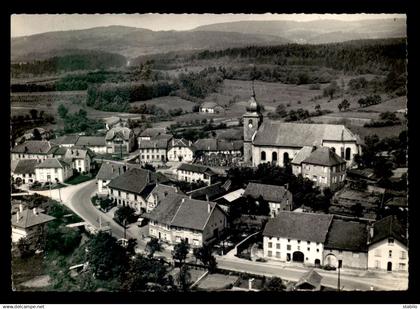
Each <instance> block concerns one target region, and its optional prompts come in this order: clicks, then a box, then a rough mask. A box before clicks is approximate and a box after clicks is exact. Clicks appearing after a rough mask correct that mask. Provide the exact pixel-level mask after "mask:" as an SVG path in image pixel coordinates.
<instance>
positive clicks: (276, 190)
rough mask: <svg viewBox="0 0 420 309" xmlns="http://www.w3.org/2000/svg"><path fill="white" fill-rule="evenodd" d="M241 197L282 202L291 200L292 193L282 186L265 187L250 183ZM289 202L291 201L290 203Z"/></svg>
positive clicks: (260, 184) (264, 185)
mask: <svg viewBox="0 0 420 309" xmlns="http://www.w3.org/2000/svg"><path fill="white" fill-rule="evenodd" d="M243 196H251V197H253V198H254V199H257V198H259V197H260V196H262V198H263V199H264V200H265V201H269V202H283V200H285V199H290V200H291V199H292V193H291V192H290V191H289V190H286V188H285V187H283V186H274V185H266V184H262V183H254V182H250V183H248V185H247V186H246V189H245V192H244V194H243ZM290 202H291V201H290Z"/></svg>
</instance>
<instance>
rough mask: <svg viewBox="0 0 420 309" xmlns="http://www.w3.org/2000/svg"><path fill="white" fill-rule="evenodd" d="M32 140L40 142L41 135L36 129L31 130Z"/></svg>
mask: <svg viewBox="0 0 420 309" xmlns="http://www.w3.org/2000/svg"><path fill="white" fill-rule="evenodd" d="M32 136H33V137H32V138H33V139H34V140H36V141H40V140H42V135H41V133H40V132H39V130H38V129H37V128H35V129H33V131H32Z"/></svg>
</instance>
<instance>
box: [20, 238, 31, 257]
mask: <svg viewBox="0 0 420 309" xmlns="http://www.w3.org/2000/svg"><path fill="white" fill-rule="evenodd" d="M17 248H18V250H19V254H20V257H21V258H27V257H30V256H32V255H33V254H34V250H32V249H31V241H30V240H29V239H28V238H26V237H22V238H21V239H19V241H18V243H17Z"/></svg>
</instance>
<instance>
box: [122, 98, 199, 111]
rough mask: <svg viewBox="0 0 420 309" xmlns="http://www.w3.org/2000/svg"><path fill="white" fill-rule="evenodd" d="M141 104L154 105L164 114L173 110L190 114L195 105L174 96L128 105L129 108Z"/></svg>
mask: <svg viewBox="0 0 420 309" xmlns="http://www.w3.org/2000/svg"><path fill="white" fill-rule="evenodd" d="M142 104H146V105H155V106H156V107H160V108H162V109H163V110H165V111H166V112H167V111H168V110H170V109H174V108H182V109H183V110H184V111H187V112H191V111H192V108H193V106H194V105H195V103H194V102H191V101H187V100H184V99H181V98H179V97H176V96H167V97H159V98H154V99H151V100H146V101H137V102H133V103H130V105H131V106H140V105H142Z"/></svg>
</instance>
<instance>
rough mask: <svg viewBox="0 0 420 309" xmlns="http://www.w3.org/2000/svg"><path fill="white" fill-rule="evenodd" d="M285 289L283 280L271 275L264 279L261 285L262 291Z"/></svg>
mask: <svg viewBox="0 0 420 309" xmlns="http://www.w3.org/2000/svg"><path fill="white" fill-rule="evenodd" d="M285 289H286V286H285V285H284V283H283V280H281V278H279V277H273V278H271V279H270V280H268V281H266V282H265V284H264V287H263V291H274V292H281V291H284V290H285Z"/></svg>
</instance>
